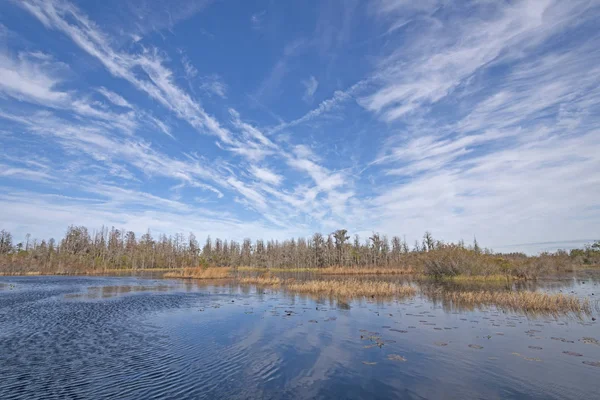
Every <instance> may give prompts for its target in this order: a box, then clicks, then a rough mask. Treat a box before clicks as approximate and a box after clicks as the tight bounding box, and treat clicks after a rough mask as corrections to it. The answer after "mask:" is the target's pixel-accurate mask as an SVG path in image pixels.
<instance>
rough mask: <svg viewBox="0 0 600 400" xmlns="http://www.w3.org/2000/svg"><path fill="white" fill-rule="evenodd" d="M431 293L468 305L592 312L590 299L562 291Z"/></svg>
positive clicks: (526, 309)
mask: <svg viewBox="0 0 600 400" xmlns="http://www.w3.org/2000/svg"><path fill="white" fill-rule="evenodd" d="M429 294H430V295H432V296H434V297H436V296H441V297H442V298H443V299H444V300H447V301H452V302H453V303H455V304H458V305H468V306H489V305H493V306H497V307H500V308H508V309H511V310H516V311H531V312H544V313H564V312H574V313H590V312H591V305H590V302H589V300H588V299H579V298H577V297H575V296H569V295H564V294H562V293H541V292H528V291H522V292H514V291H487V290H482V291H469V292H465V291H434V292H433V293H432V292H430V293H429Z"/></svg>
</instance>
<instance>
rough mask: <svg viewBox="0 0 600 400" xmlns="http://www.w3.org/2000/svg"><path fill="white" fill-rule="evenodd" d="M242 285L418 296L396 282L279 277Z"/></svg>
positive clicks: (351, 294)
mask: <svg viewBox="0 0 600 400" xmlns="http://www.w3.org/2000/svg"><path fill="white" fill-rule="evenodd" d="M239 282H240V283H241V284H250V285H257V286H272V287H280V286H281V287H283V288H285V289H286V290H288V291H290V292H295V293H305V294H315V295H327V296H339V297H363V296H371V297H375V296H377V297H408V296H414V295H415V294H416V290H415V288H413V287H411V286H407V285H402V284H398V283H394V282H383V281H369V280H358V279H345V280H335V281H334V280H309V281H296V280H294V279H288V280H284V279H281V278H278V277H271V276H267V277H252V278H241V279H240V280H239Z"/></svg>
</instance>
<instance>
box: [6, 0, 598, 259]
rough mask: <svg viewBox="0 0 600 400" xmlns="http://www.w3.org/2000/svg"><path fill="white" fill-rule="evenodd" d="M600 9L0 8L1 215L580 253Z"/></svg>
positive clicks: (594, 167)
mask: <svg viewBox="0 0 600 400" xmlns="http://www.w3.org/2000/svg"><path fill="white" fill-rule="evenodd" d="M598 20H600V2H599V1H595V0H592V1H589V0H586V1H579V0H570V1H558V0H556V1H552V0H530V1H487V0H478V1H465V2H453V1H441V0H426V1H419V2H414V1H406V0H378V1H352V0H343V1H326V2H325V1H297V2H291V1H285V2H283V1H281V2H280V1H237V2H232V1H184V0H177V1H156V2H155V1H151V0H132V1H127V2H124V1H117V0H107V1H103V2H94V1H80V2H67V1H59V0H43V1H42V0H39V1H38V0H23V1H20V0H14V1H3V2H1V3H0V222H1V224H0V225H1V226H2V228H5V229H8V230H10V231H12V232H13V233H14V234H15V235H16V236H17V237H22V236H23V235H24V234H25V233H27V232H30V233H31V234H32V236H33V237H40V238H41V237H49V236H55V237H60V236H62V234H63V232H64V230H65V227H66V226H67V225H69V224H78V225H86V226H88V227H91V228H94V227H96V228H99V227H100V226H102V225H107V226H112V225H114V226H115V227H118V228H125V229H131V230H134V231H136V232H145V231H146V230H147V229H151V231H152V232H153V233H167V234H172V233H176V232H183V233H187V232H189V231H193V232H195V233H196V234H197V235H198V236H199V237H204V236H206V235H207V234H210V235H212V236H213V237H221V238H227V239H241V238H243V237H251V238H265V239H267V238H277V239H282V238H287V237H290V236H306V235H309V234H311V233H312V232H315V231H321V232H324V233H329V232H332V231H333V230H335V229H338V228H346V229H348V230H349V231H350V232H351V233H359V234H361V235H363V236H366V235H368V234H369V233H371V232H372V231H378V232H381V233H385V234H388V235H390V236H391V235H396V234H397V235H400V236H403V235H405V236H406V239H407V240H408V241H409V243H412V242H413V241H414V239H417V238H420V237H421V236H422V234H423V232H424V231H425V230H429V231H431V232H432V233H433V234H434V236H435V237H438V238H441V239H444V240H447V241H452V240H458V239H461V238H464V239H466V240H471V239H472V238H473V237H474V236H477V239H478V241H479V242H480V243H481V244H483V245H485V246H489V247H492V248H494V249H497V250H506V251H514V250H525V251H528V252H535V251H539V250H541V249H548V248H555V247H572V246H577V245H580V244H582V243H584V242H588V241H590V240H592V239H596V238H600V126H599V122H600V26H599V25H598V24H597V21H598ZM567 241H568V242H567ZM548 242H551V243H548ZM532 243H533V244H532ZM535 243H539V244H538V245H536V244H535Z"/></svg>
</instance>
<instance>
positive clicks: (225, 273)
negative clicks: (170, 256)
mask: <svg viewBox="0 0 600 400" xmlns="http://www.w3.org/2000/svg"><path fill="white" fill-rule="evenodd" d="M230 272H231V269H230V268H225V267H211V268H183V269H180V270H177V271H173V272H167V273H166V274H164V275H163V276H164V277H165V278H183V279H224V278H231V274H230Z"/></svg>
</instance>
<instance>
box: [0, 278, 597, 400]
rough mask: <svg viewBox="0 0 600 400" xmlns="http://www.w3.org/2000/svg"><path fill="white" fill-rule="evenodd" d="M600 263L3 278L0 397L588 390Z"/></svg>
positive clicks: (478, 394) (563, 394)
mask: <svg viewBox="0 0 600 400" xmlns="http://www.w3.org/2000/svg"><path fill="white" fill-rule="evenodd" d="M188 272H189V271H188ZM599 272H600V271H598V270H597V269H592V270H581V271H578V272H576V273H570V274H563V275H556V276H553V277H546V278H544V279H537V280H535V281H518V280H515V281H511V282H508V283H507V282H503V281H492V282H489V281H488V282H481V281H477V280H460V279H458V280H442V281H440V280H432V279H427V278H419V277H414V276H413V277H409V276H405V275H402V274H394V275H361V277H360V279H356V278H353V277H346V276H338V275H333V276H327V277H325V276H320V277H316V276H315V275H314V274H312V273H310V272H308V273H307V272H304V273H300V272H296V273H289V272H288V273H285V272H281V273H274V272H269V273H268V274H265V273H264V272H256V271H253V270H247V271H237V272H235V273H234V275H233V276H230V277H229V278H226V279H180V278H170V277H169V276H172V275H169V273H165V272H164V271H155V272H143V271H142V272H138V273H135V274H131V273H121V274H114V273H113V274H110V275H104V276H3V277H0V375H1V376H2V377H3V379H2V380H1V381H0V398H2V399H38V398H39V399H51V398H90V397H93V398H120V399H134V398H144V399H152V398H207V399H213V398H228V399H235V398H244V399H245V398H266V399H269V398H307V399H308V398H346V399H360V398H382V399H384V398H408V399H412V398H442V397H443V398H457V399H460V398H485V399H494V398H539V399H549V398H550V399H551V398H554V399H577V398H594V397H595V396H596V394H597V384H596V383H597V380H598V377H599V376H600V342H599V340H600V334H599V332H600V328H599V326H598V322H597V321H596V318H597V316H598V302H597V300H596V298H597V297H598V296H599V293H600V285H599V284H600V273H599ZM171 274H172V273H171ZM165 275H167V276H166V277H165ZM176 275H177V274H176ZM179 275H185V274H184V273H182V272H180V273H179ZM207 275H212V274H211V273H207ZM332 288H337V289H332ZM511 293H512V294H514V293H516V294H517V298H516V299H515V298H514V297H512V295H511ZM522 296H525V300H524V299H523V298H522ZM528 296H533V297H532V299H529V297H528ZM540 296H546V297H541V298H540ZM556 296H560V297H556Z"/></svg>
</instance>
